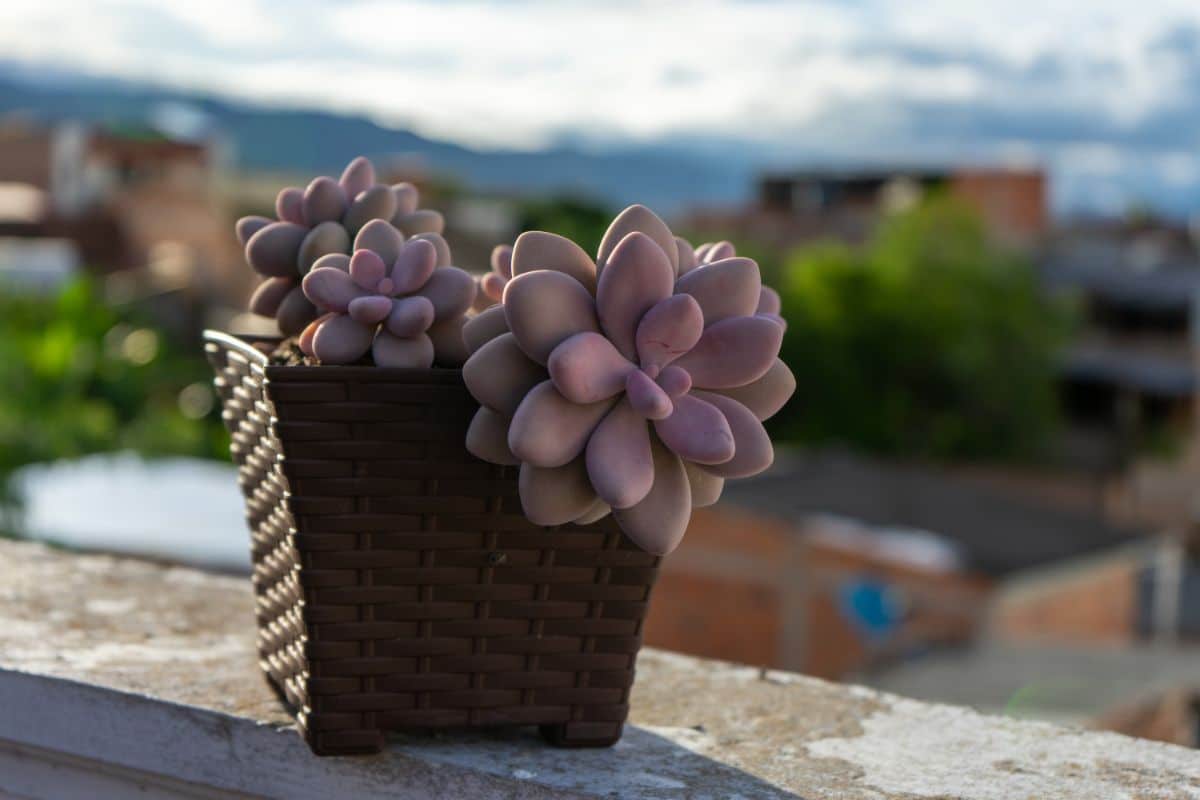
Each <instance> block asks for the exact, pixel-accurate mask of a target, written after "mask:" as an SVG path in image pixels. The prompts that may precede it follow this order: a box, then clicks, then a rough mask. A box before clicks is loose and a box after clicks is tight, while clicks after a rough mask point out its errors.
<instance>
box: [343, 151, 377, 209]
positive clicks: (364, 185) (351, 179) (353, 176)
mask: <svg viewBox="0 0 1200 800" xmlns="http://www.w3.org/2000/svg"><path fill="white" fill-rule="evenodd" d="M338 183H339V184H341V187H342V191H344V192H345V193H346V197H347V198H348V199H349V198H354V197H358V196H359V194H361V193H362V192H365V191H366V190H367V189H369V188H371V186H372V185H374V183H375V167H374V166H373V165H372V164H371V162H370V161H369V160H367V159H366V158H365V157H364V156H359V157H358V158H356V159H354V160H353V161H351V162H350V163H349V164H347V165H346V168H345V169H344V170H342V177H341V178H339V179H338Z"/></svg>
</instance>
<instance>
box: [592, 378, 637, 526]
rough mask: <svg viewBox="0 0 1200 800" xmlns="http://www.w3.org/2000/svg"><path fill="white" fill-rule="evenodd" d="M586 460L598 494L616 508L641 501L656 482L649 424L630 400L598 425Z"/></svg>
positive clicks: (618, 404)
mask: <svg viewBox="0 0 1200 800" xmlns="http://www.w3.org/2000/svg"><path fill="white" fill-rule="evenodd" d="M586 459H587V471H588V477H589V478H591V481H592V486H593V488H595V490H596V494H597V495H599V496H600V499H601V500H603V501H604V502H605V503H607V504H608V505H609V506H611V507H613V508H629V507H630V506H632V505H635V504H637V503H639V502H641V501H642V499H643V498H644V497H645V496H646V495H647V494H649V493H650V487H651V486H652V485H654V459H653V458H652V456H651V454H650V432H649V427H648V425H647V423H646V420H645V419H644V418H643V417H642V416H641V415H640V414H638V413H637V412H636V411H634V410H633V407H632V406H631V405H630V404H629V401H628V400H622V401H620V402H619V403H617V405H616V406H614V407H613V409H612V411H610V412H608V414H607V415H606V416H605V417H604V419H603V420H602V421H601V422H600V424H599V425H598V426H597V427H596V430H595V432H594V433H593V434H592V437H591V439H589V440H588V444H587V453H586Z"/></svg>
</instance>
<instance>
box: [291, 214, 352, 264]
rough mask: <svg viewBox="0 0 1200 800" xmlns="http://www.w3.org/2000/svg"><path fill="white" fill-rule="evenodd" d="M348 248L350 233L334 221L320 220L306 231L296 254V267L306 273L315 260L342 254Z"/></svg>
mask: <svg viewBox="0 0 1200 800" xmlns="http://www.w3.org/2000/svg"><path fill="white" fill-rule="evenodd" d="M349 249H350V235H349V234H348V233H346V229H345V228H343V227H342V226H341V225H339V224H338V223H336V222H322V223H319V224H318V225H317V226H316V227H315V228H313V229H312V230H310V231H309V232H308V235H307V236H305V237H304V241H302V242H301V243H300V252H299V253H298V254H297V255H296V269H297V271H298V273H299V274H300V275H307V274H308V272H309V270H311V269H312V268H313V266H314V265H315V264H316V262H318V261H320V260H321V259H322V258H324V257H325V256H327V255H338V254H344V253H345V252H346V251H347V250H349Z"/></svg>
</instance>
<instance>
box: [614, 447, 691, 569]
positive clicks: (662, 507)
mask: <svg viewBox="0 0 1200 800" xmlns="http://www.w3.org/2000/svg"><path fill="white" fill-rule="evenodd" d="M650 448H651V453H652V454H653V457H654V485H653V486H651V487H650V492H649V494H647V495H646V497H645V498H643V499H642V501H641V502H640V503H638V504H637V505H634V506H631V507H630V508H625V509H613V517H614V518H615V519H616V520H617V523H618V524H619V525H620V526H621V530H623V531H625V533H626V535H627V536H629V538H630V539H632V540H633V542H634V543H635V544H636V545H638V546H639V547H641V548H642V549H643V550H645V551H646V552H648V553H653V554H654V555H657V556H662V555H666V554H667V553H669V552H671V551H672V550H674V549H675V548H676V547H678V546H679V542H680V540H681V539H683V534H684V533H685V532H686V531H687V525H688V521H689V520H690V519H691V516H692V489H691V485H690V484H689V483H688V479H687V473H686V472H685V471H684V468H683V462H682V461H680V460H679V456H677V455H675V454H674V453H672V452H671V451H670V450H668V449H667V448H665V447H663V446H662V445H661V444H660V443H659V442H658V441H656V440H654V439H652V440H651V444H650Z"/></svg>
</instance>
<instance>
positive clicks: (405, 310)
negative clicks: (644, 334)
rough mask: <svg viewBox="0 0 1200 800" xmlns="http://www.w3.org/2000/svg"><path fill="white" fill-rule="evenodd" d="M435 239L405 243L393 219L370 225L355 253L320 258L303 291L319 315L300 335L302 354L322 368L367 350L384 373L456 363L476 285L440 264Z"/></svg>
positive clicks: (358, 239)
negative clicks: (393, 369) (463, 326)
mask: <svg viewBox="0 0 1200 800" xmlns="http://www.w3.org/2000/svg"><path fill="white" fill-rule="evenodd" d="M435 235H436V234H423V235H420V236H414V237H413V238H411V239H408V240H407V241H406V240H405V239H404V236H403V235H402V234H401V233H400V231H398V230H397V229H396V228H395V226H394V225H393V224H392V223H391V222H390V221H388V220H384V219H373V220H371V221H370V222H368V223H367V224H366V225H364V226H363V227H362V229H361V230H359V232H358V235H357V236H356V237H355V240H354V253H353V255H350V256H346V255H345V254H342V253H331V254H328V255H326V256H323V257H322V258H321V259H319V260H318V261H317V262H316V264H315V265H314V266H313V269H312V270H311V271H310V272H309V273H308V274H307V275H305V276H304V281H303V283H302V285H301V288H302V291H303V292H304V295H305V297H307V298H308V300H309V301H310V302H311V303H312V304H313V305H314V307H316V308H317V309H319V310H320V311H321V312H324V313H323V315H322V316H321V317H319V318H317V319H316V320H314V321H313V322H311V323H310V324H309V325H308V326H307V327H306V328H305V329H304V331H303V332H302V333H301V334H300V340H299V344H300V349H301V350H303V351H304V352H305V353H306V354H307V355H309V356H311V357H313V358H315V359H317V360H318V361H320V362H321V363H322V364H349V363H353V362H355V361H358V360H359V359H361V358H362V357H363V356H365V355H366V354H367V351H368V350H369V351H370V352H371V355H372V359H373V361H374V362H375V364H376V366H381V367H418V368H420V367H429V366H431V365H432V364H433V363H434V361H435V360H436V361H438V362H439V363H442V364H450V365H457V364H461V363H462V361H463V359H464V358H465V357H466V352H465V347H464V345H463V344H462V333H461V329H462V322H463V317H464V315H465V314H466V312H467V310H468V309H469V308H470V307H471V303H472V302H473V301H474V299H475V282H474V280H473V279H472V278H471V276H470V275H468V274H467V273H466V272H464V271H462V270H460V269H458V268H457V267H452V266H448V265H441V264H439V261H440V260H442V258H443V256H442V254H441V253H440V252H439V247H438V245H437V244H435V242H434V240H432V239H431V238H429V237H430V236H435ZM439 239H440V237H439ZM443 244H444V243H443ZM445 259H446V260H448V259H449V255H448V249H447V251H446V255H445Z"/></svg>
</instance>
